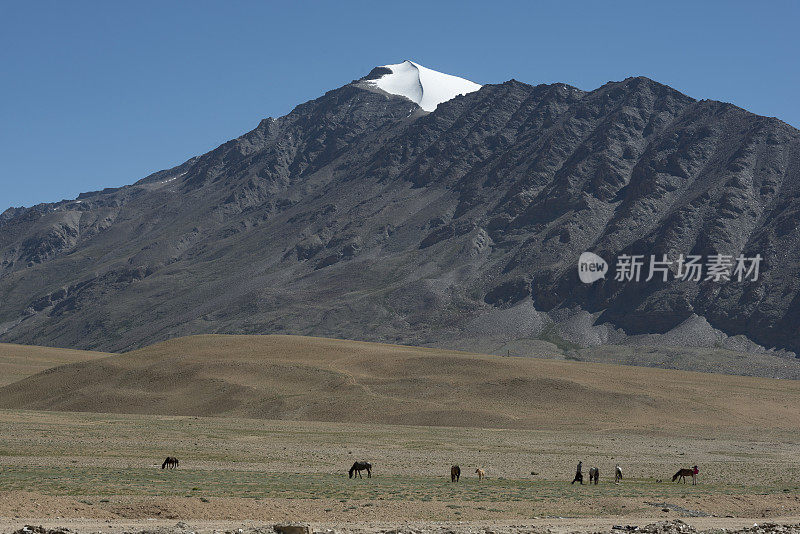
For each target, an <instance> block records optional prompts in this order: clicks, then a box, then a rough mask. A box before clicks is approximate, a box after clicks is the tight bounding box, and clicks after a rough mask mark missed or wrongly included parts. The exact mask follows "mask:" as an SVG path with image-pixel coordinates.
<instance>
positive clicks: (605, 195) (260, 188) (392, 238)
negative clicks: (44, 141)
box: [0, 64, 800, 374]
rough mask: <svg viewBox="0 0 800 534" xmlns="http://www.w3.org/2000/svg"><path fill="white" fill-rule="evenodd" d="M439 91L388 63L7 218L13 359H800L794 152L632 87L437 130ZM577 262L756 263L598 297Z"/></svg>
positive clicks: (446, 118) (676, 95)
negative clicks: (206, 145) (154, 347)
mask: <svg viewBox="0 0 800 534" xmlns="http://www.w3.org/2000/svg"><path fill="white" fill-rule="evenodd" d="M393 69H394V70H393ZM395 70H396V71H398V72H395ZM389 73H393V74H394V75H396V76H395V77H394V78H385V76H388V75H389ZM429 74H430V73H428V72H427V70H421V69H420V66H419V65H416V66H415V65H413V64H399V65H388V66H386V67H380V68H378V69H376V70H374V71H373V72H372V73H370V74H369V75H367V76H366V77H364V78H362V79H360V80H355V81H354V82H352V83H349V84H347V85H345V86H343V87H340V88H338V89H334V90H332V91H329V92H327V93H326V94H324V95H322V96H320V97H319V98H317V99H315V100H312V101H309V102H306V103H304V104H301V105H299V106H297V107H296V108H295V109H294V110H292V112H291V113H289V114H287V115H286V116H283V117H280V118H277V119H273V118H268V119H264V120H262V121H261V122H260V123H259V124H258V126H257V127H256V128H255V129H253V130H252V131H250V132H248V133H246V134H244V135H242V136H241V137H239V138H237V139H234V140H231V141H229V142H226V143H224V144H223V145H221V146H219V147H218V148H216V149H214V150H212V151H211V152H208V153H207V154H203V155H200V156H197V157H194V158H192V159H190V160H188V161H186V162H185V163H183V164H181V165H179V166H177V167H175V168H172V169H168V170H164V171H160V172H157V173H155V174H153V175H151V176H148V177H145V178H143V179H141V180H139V181H138V182H136V183H134V184H132V185H129V186H125V187H121V188H115V189H107V190H103V191H96V192H92V193H86V194H82V195H80V197H79V198H78V199H76V200H69V201H63V202H58V203H53V204H42V205H38V206H34V207H30V208H21V209H9V210H7V211H6V212H5V213H3V214H1V215H0V295H2V296H3V299H2V303H0V340H2V341H5V342H13V343H26V344H37V345H49V346H62V347H70V348H83V349H95V350H107V351H125V350H131V349H135V348H141V347H143V346H146V345H148V344H152V343H155V342H158V341H163V340H167V339H171V338H174V337H177V336H185V335H191V334H301V335H309V336H324V337H334V338H340V339H357V340H364V341H377V342H383V343H402V344H408V345H415V346H436V347H445V348H450V349H453V348H459V349H467V350H470V351H473V352H486V351H489V352H499V353H505V352H506V350H510V349H511V348H513V347H515V346H516V347H533V348H532V351H533V353H535V352H536V351H537V350H538V349H537V348H536V347H535V346H534V345H532V344H531V342H532V341H536V340H543V341H552V342H553V343H555V344H556V345H559V346H564V347H582V348H588V347H596V346H599V345H605V344H613V345H641V344H646V345H650V346H677V347H702V348H709V349H726V350H734V351H740V352H749V353H754V354H755V353H758V354H762V355H764V359H765V361H766V368H767V373H766V374H772V372H771V371H772V369H775V368H779V367H780V366H781V361H779V359H780V358H781V356H783V355H786V353H784V354H775V353H774V352H770V351H769V350H768V349H772V348H777V349H785V350H787V351H800V284H798V280H800V131H798V130H796V129H795V128H792V127H791V126H789V125H787V124H785V123H783V122H781V121H780V120H778V119H775V118H768V117H760V116H757V115H754V114H752V113H749V112H747V111H745V110H743V109H740V108H737V107H735V106H733V105H730V104H726V103H723V102H716V101H712V100H696V99H694V98H691V97H690V96H687V95H684V94H681V93H680V92H679V91H676V90H674V89H672V88H670V87H667V86H665V85H662V84H660V83H657V82H656V81H653V80H649V79H647V78H642V77H638V78H628V79H626V80H622V81H614V82H609V83H606V84H604V85H603V86H602V87H599V88H596V89H593V90H590V91H584V90H581V89H578V88H575V87H571V86H569V85H566V84H562V83H556V84H549V85H537V86H533V85H528V84H525V83H521V82H518V81H515V80H510V81H507V82H505V83H502V84H487V85H483V86H481V87H480V88H479V89H477V87H478V86H477V85H474V84H473V85H474V86H473V85H470V86H469V88H468V89H469V90H470V91H471V92H469V93H468V94H465V95H463V96H455V97H454V98H452V99H449V100H446V101H445V100H443V99H445V97H446V98H450V97H451V96H452V95H454V94H458V93H460V92H465V90H464V86H462V85H458V86H457V87H456V86H454V87H452V88H450V89H452V90H450V89H448V90H447V91H444V92H442V93H441V95H440V96H442V98H441V99H437V100H436V102H440V103H438V105H437V106H436V107H435V110H434V111H432V112H427V111H426V110H425V109H423V108H422V107H420V106H419V105H418V104H417V103H416V101H419V102H422V103H425V102H424V101H425V99H426V94H430V87H428V88H425V90H424V91H422V93H420V94H418V93H415V92H414V91H415V90H416V89H419V88H418V87H417V85H418V83H417V82H420V83H422V84H423V86H424V85H425V83H434V82H435V80H450V78H449V77H442V76H439V75H436V76H434V77H433V78H431V77H430V76H429ZM398 77H399V78H398ZM392 80H394V82H398V83H394V82H393V81H392ZM398 80H399V81H398ZM431 80H433V82H432V81H431ZM451 81H452V80H451ZM390 82H391V83H390ZM399 82H402V83H399ZM462 82H463V81H462ZM462 82H459V84H461V83H462ZM437 83H438V82H437ZM448 83H449V82H448ZM464 83H467V84H469V82H464ZM382 87H386V88H387V89H391V90H392V91H394V92H395V93H398V94H391V91H384V90H383V89H382ZM415 88H416V89H415ZM412 89H413V90H412ZM473 89H477V90H473ZM404 95H410V96H409V98H412V97H413V98H417V97H420V98H421V99H417V100H414V99H409V98H406V96H404ZM426 107H427V109H433V104H430V105H428V104H426ZM44 149H45V150H46V147H45V148H44ZM87 172H92V171H91V169H87ZM585 251H592V252H594V253H597V254H598V255H599V256H601V257H603V258H605V260H607V261H608V262H610V263H612V266H611V268H612V269H613V267H614V266H613V262H614V259H615V258H617V257H619V256H621V255H647V257H648V258H649V255H650V254H654V255H656V257H657V258H659V259H660V258H661V255H667V256H668V258H670V259H672V260H676V259H677V258H678V257H680V255H687V256H688V255H698V256H700V257H701V258H702V261H704V262H705V261H706V260H707V259H708V258H710V257H712V256H714V255H717V254H720V255H726V256H727V255H730V256H734V257H736V256H738V255H740V254H741V255H743V256H745V257H748V258H749V257H755V256H756V255H761V257H762V259H763V261H762V263H761V264H760V272H759V276H758V279H757V280H752V279H747V280H744V281H742V282H739V281H736V280H733V281H730V282H725V283H716V282H714V281H711V280H706V279H705V278H704V277H701V278H700V279H699V280H697V281H695V280H694V279H681V278H677V277H675V276H674V274H675V272H676V271H677V267H675V265H673V266H672V267H673V271H671V272H672V273H673V275H672V276H669V277H668V280H667V281H663V280H662V278H660V277H655V279H653V280H652V281H650V282H644V281H640V282H633V281H624V280H623V281H615V280H614V278H615V277H614V276H613V275H614V271H613V270H612V271H611V272H610V273H609V276H607V278H606V279H604V280H597V281H595V282H594V283H593V284H584V283H582V282H581V281H580V280H579V278H578V272H577V261H578V258H579V256H580V255H581V253H583V252H585ZM705 274H708V273H707V272H705ZM647 276H648V273H647V266H645V270H644V273H643V275H642V278H643V279H644V278H646V277H647ZM525 354H528V353H527V352H526V353H525ZM681 361H685V360H681ZM758 361H761V359H754V362H755V363H754V365H753V367H755V366H757V363H758ZM637 362H639V363H649V362H648V361H641V360H637ZM690 367H691V365H690Z"/></svg>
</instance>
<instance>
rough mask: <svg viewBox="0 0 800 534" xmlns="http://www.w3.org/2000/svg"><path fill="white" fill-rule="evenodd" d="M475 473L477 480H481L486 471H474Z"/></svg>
mask: <svg viewBox="0 0 800 534" xmlns="http://www.w3.org/2000/svg"><path fill="white" fill-rule="evenodd" d="M475 472H476V473H478V480H483V477H485V476H486V471H484V470H483V469H476V470H475Z"/></svg>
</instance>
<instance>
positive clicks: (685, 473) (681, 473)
mask: <svg viewBox="0 0 800 534" xmlns="http://www.w3.org/2000/svg"><path fill="white" fill-rule="evenodd" d="M699 472H700V470H699V469H697V466H696V465H694V466H692V468H691V469H685V468H684V469H679V470H678V472H677V473H675V474H674V475H673V476H672V481H673V482H675V481H676V480H678V481H680V479H683V483H684V484H686V477H692V485H693V486H696V485H697V473H699Z"/></svg>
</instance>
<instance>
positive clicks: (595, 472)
mask: <svg viewBox="0 0 800 534" xmlns="http://www.w3.org/2000/svg"><path fill="white" fill-rule="evenodd" d="M599 480H600V470H599V469H598V468H596V467H592V468H591V469H589V484H591V483H592V482H594V485H595V486H596V485H597V482H598V481H599Z"/></svg>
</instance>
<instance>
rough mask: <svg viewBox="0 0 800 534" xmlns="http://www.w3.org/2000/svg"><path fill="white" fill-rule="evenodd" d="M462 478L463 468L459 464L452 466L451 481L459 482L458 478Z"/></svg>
mask: <svg viewBox="0 0 800 534" xmlns="http://www.w3.org/2000/svg"><path fill="white" fill-rule="evenodd" d="M459 478H461V468H460V467H458V466H457V465H454V466H451V467H450V482H458V479H459Z"/></svg>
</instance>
